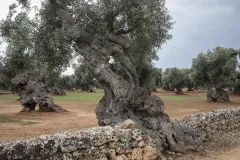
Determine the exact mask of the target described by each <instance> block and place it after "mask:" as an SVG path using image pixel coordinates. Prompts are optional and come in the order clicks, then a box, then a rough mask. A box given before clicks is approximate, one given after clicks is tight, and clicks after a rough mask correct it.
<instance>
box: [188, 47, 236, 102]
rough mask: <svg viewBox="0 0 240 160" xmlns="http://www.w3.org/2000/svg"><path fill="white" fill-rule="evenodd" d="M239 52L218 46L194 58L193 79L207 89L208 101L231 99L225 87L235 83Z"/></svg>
mask: <svg viewBox="0 0 240 160" xmlns="http://www.w3.org/2000/svg"><path fill="white" fill-rule="evenodd" d="M238 52H239V51H238V50H234V49H232V48H223V47H216V48H215V49H213V50H208V51H207V53H205V54H204V53H200V54H199V55H198V56H197V58H195V59H193V63H192V69H193V79H194V81H196V82H197V83H198V84H200V85H202V86H204V88H205V89H206V91H207V101H208V102H226V101H229V96H228V93H227V91H225V90H224V89H225V88H228V87H231V86H233V84H234V81H235V78H236V67H237V53H238Z"/></svg>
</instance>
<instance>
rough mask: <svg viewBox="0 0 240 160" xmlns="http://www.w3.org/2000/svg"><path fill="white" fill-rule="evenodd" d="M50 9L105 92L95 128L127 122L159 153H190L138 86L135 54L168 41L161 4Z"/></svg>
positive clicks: (158, 104)
mask: <svg viewBox="0 0 240 160" xmlns="http://www.w3.org/2000/svg"><path fill="white" fill-rule="evenodd" d="M47 3H48V2H46V4H47ZM46 6H48V7H49V5H48V4H47V5H46ZM50 6H51V9H53V10H54V11H55V13H56V18H59V19H60V20H61V22H62V27H63V28H64V32H65V33H66V36H67V37H68V38H69V39H71V40H72V43H73V46H74V49H75V51H76V52H77V53H79V54H80V55H82V56H83V57H84V60H85V63H86V65H87V67H88V68H89V69H90V71H91V72H92V74H93V75H94V76H95V77H96V79H97V80H98V82H99V84H101V86H102V87H103V88H104V90H105V97H106V101H102V103H100V104H99V106H98V107H97V109H96V114H97V118H98V122H99V125H116V124H118V123H120V122H123V121H124V120H126V119H132V120H134V121H135V122H136V123H137V126H138V127H139V128H141V129H143V130H145V131H146V132H148V133H149V134H150V135H151V136H152V137H153V138H154V139H155V141H156V143H157V145H158V146H159V150H161V149H163V148H169V149H171V150H173V151H179V152H182V151H185V150H186V149H195V147H196V146H195V145H194V144H195V143H194V142H195V141H194V140H193V139H192V138H191V135H190V134H188V133H185V134H184V133H180V132H177V131H176V130H175V126H174V125H173V123H172V122H171V120H170V118H169V117H168V115H167V114H166V113H165V112H164V104H163V102H162V101H161V99H160V98H158V97H157V96H151V95H150V94H149V92H148V91H147V90H146V89H145V88H142V87H140V85H139V75H138V73H137V68H136V63H137V61H136V60H137V59H138V58H139V57H138V56H137V54H139V53H138V49H139V48H141V47H143V48H144V47H146V48H145V49H144V51H146V52H148V53H149V54H150V53H151V52H154V49H155V47H157V46H159V45H161V44H162V43H163V42H165V41H166V40H167V39H168V38H169V37H170V35H169V34H168V30H169V29H170V28H171V25H172V23H171V18H170V16H169V15H168V11H167V9H166V8H165V1H164V0H159V1H155V0H150V1H149V0H141V1H140V0H133V1H128V0H111V1H110V0H97V1H95V2H93V1H92V2H88V1H80V2H79V1H71V2H69V3H68V2H66V1H57V0H50ZM84 16H85V17H84ZM83 17H84V18H83ZM81 20H88V21H90V22H91V23H87V24H86V23H84V22H81ZM84 24H85V25H84ZM143 38H145V39H143ZM147 49H149V50H147ZM111 56H112V57H113V58H114V60H115V61H117V62H119V63H120V64H121V65H122V66H123V67H124V69H125V70H126V72H127V74H128V76H129V80H125V79H124V78H123V77H121V76H119V75H117V74H116V73H115V72H114V71H113V70H112V69H111V67H110V64H109V60H110V57H111ZM145 57H147V56H145Z"/></svg>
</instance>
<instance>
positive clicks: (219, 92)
mask: <svg viewBox="0 0 240 160" xmlns="http://www.w3.org/2000/svg"><path fill="white" fill-rule="evenodd" d="M207 102H220V103H221V102H229V96H228V93H227V91H225V90H223V89H216V88H209V89H207Z"/></svg>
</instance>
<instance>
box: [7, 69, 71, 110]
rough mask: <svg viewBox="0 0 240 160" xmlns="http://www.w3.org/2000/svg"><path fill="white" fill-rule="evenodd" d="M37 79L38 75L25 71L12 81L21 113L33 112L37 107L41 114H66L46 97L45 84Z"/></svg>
mask: <svg viewBox="0 0 240 160" xmlns="http://www.w3.org/2000/svg"><path fill="white" fill-rule="evenodd" d="M39 79H40V78H39V75H38V74H36V73H35V72H34V71H32V70H26V71H24V72H22V73H19V74H17V75H16V77H15V78H14V79H13V80H12V83H13V84H14V85H15V87H16V89H17V91H18V94H19V96H20V103H21V105H22V106H23V109H22V111H21V112H32V111H35V109H36V108H35V107H36V106H37V105H38V106H39V111H41V112H66V110H64V109H63V108H62V107H61V106H59V105H56V104H54V103H53V100H52V98H51V97H49V96H48V95H47V89H46V86H45V84H44V83H42V82H41V81H39Z"/></svg>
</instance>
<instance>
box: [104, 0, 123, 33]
mask: <svg viewBox="0 0 240 160" xmlns="http://www.w3.org/2000/svg"><path fill="white" fill-rule="evenodd" d="M103 2H104V5H105V7H106V9H107V10H109V12H108V13H107V14H106V15H105V18H104V20H105V21H106V22H107V23H108V29H109V32H113V30H114V20H115V18H116V17H117V16H118V15H119V14H120V12H121V11H122V10H123V9H124V7H125V4H126V3H122V6H121V7H119V8H118V9H116V10H115V11H113V10H112V7H111V6H110V4H111V3H112V1H111V0H104V1H103ZM110 9H111V10H110Z"/></svg>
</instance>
